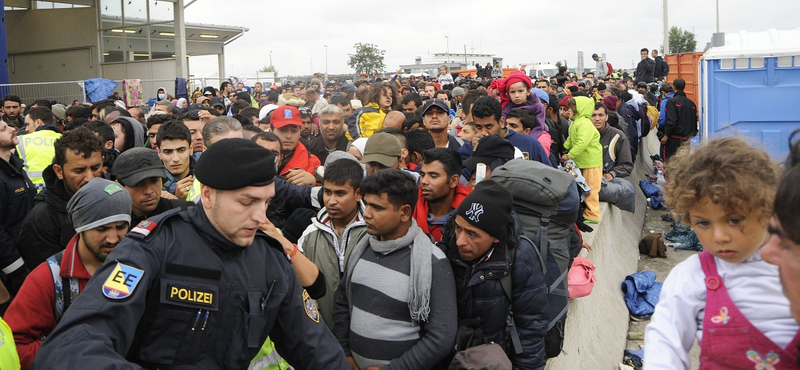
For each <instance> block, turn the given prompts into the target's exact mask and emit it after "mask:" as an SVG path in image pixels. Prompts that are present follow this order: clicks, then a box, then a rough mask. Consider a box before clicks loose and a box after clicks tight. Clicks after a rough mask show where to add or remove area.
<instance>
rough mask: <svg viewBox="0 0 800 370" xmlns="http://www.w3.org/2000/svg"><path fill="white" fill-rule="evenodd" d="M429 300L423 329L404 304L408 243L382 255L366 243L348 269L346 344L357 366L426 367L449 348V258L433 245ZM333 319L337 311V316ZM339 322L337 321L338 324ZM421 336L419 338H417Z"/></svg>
mask: <svg viewBox="0 0 800 370" xmlns="http://www.w3.org/2000/svg"><path fill="white" fill-rule="evenodd" d="M432 250H433V254H432V256H431V259H432V263H433V265H432V281H433V282H434V284H433V286H432V287H431V294H430V295H431V302H430V308H431V312H430V316H429V322H428V323H426V324H425V335H424V336H421V332H420V326H419V325H415V324H413V323H412V321H411V314H410V313H409V308H408V296H409V284H410V283H409V279H410V277H409V274H410V270H411V266H410V258H411V249H410V248H402V249H400V250H397V251H395V252H393V253H390V254H387V255H383V254H380V253H377V252H375V251H374V250H372V248H367V250H366V251H365V252H364V254H363V255H362V256H361V260H360V261H359V262H358V264H357V265H356V266H355V269H354V270H353V276H352V278H351V281H350V284H351V290H352V296H350V297H347V299H348V300H349V301H350V302H352V305H353V308H352V312H350V318H349V320H350V335H349V348H350V351H351V353H352V356H353V358H354V359H355V360H356V363H358V365H359V366H360V367H361V368H366V367H369V366H380V367H383V366H386V365H389V364H391V368H392V369H423V368H430V367H432V366H433V365H435V364H436V363H437V362H438V361H440V360H441V359H442V358H444V356H445V355H447V354H448V353H450V351H451V349H452V348H451V346H449V345H447V346H443V345H442V343H451V342H452V341H453V339H454V338H455V332H456V321H457V318H456V316H457V309H456V305H455V283H449V284H444V283H440V282H453V281H454V280H453V273H452V269H451V267H450V263H449V261H448V260H447V259H446V258H445V256H444V253H442V251H441V250H439V248H436V247H433V248H432ZM337 321H338V317H337ZM337 325H338V324H337ZM422 342H424V343H422Z"/></svg>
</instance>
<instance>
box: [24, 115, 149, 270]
mask: <svg viewBox="0 0 800 370" xmlns="http://www.w3.org/2000/svg"><path fill="white" fill-rule="evenodd" d="M137 124H139V123H137ZM139 125H141V124H139ZM55 147H56V155H55V158H53V164H52V165H50V166H48V167H47V168H45V170H44V172H43V173H42V177H44V183H45V186H46V189H45V190H42V192H41V193H40V194H39V195H37V196H36V198H35V199H36V203H35V204H34V206H33V209H31V212H30V213H28V216H27V217H26V218H25V221H23V222H22V228H21V229H20V233H19V245H20V246H21V248H20V251H19V253H20V255H22V259H23V260H25V265H26V266H27V267H28V268H29V269H34V268H35V267H36V266H39V264H40V263H42V262H44V261H45V259H46V258H47V257H49V256H52V255H53V254H55V253H56V252H58V251H60V250H63V249H64V247H66V246H67V244H68V243H69V241H70V240H71V239H72V236H73V235H75V228H74V227H73V226H72V220H71V219H70V217H69V213H67V202H68V201H69V200H70V198H72V196H73V194H75V193H76V192H77V191H78V189H80V188H81V187H83V186H84V185H86V184H88V183H89V181H91V180H92V179H93V178H95V177H101V176H102V174H103V155H102V152H103V142H102V141H101V140H100V139H99V138H98V137H97V136H95V134H93V133H92V132H91V131H89V130H88V129H85V128H78V129H76V130H72V131H69V132H67V133H66V134H64V136H62V137H61V139H58V140H56V143H55Z"/></svg>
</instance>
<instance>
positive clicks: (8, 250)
mask: <svg viewBox="0 0 800 370" xmlns="http://www.w3.org/2000/svg"><path fill="white" fill-rule="evenodd" d="M35 196H36V189H35V188H34V187H33V183H32V182H31V180H30V179H29V178H28V175H27V174H26V173H25V171H23V169H22V159H19V158H18V157H17V156H15V155H11V158H9V161H8V162H6V161H5V160H3V159H0V269H3V270H6V269H7V270H8V271H4V272H6V273H12V272H15V271H16V270H19V269H20V268H21V267H23V260H22V258H21V257H20V254H19V249H17V248H18V247H19V230H20V228H22V221H23V220H24V219H25V216H26V215H27V214H28V212H30V210H31V208H32V207H33V198H34V197H35ZM19 271H20V272H21V271H22V270H19ZM23 278H24V276H23ZM21 284H22V280H21V279H20V281H19V285H21ZM13 293H15V289H14V287H12V294H13Z"/></svg>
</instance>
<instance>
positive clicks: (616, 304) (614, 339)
mask: <svg viewBox="0 0 800 370" xmlns="http://www.w3.org/2000/svg"><path fill="white" fill-rule="evenodd" d="M658 148H659V142H658V138H657V137H656V135H655V131H653V132H651V134H650V135H649V136H648V137H646V138H645V139H644V140H642V145H641V148H640V151H639V155H638V158H637V160H636V165H635V168H634V171H633V173H632V174H631V176H630V177H629V180H630V181H631V182H633V183H634V186H635V187H636V189H637V190H636V212H635V213H630V212H625V211H622V210H620V209H619V208H616V207H614V206H612V205H609V204H608V203H600V210H601V212H602V215H603V220H602V222H601V223H600V224H599V225H596V227H595V230H594V232H591V233H583V237H584V240H586V241H587V242H589V244H590V245H591V246H592V251H591V252H588V251H586V250H585V249H584V250H583V251H582V252H581V256H584V257H586V258H588V259H589V260H590V261H592V263H593V264H594V265H595V268H596V270H595V274H596V276H597V281H596V282H595V285H594V290H593V291H592V294H590V295H589V296H587V297H583V298H579V299H576V300H573V301H571V302H570V305H569V313H568V316H567V323H566V334H565V340H564V348H563V351H564V352H563V353H562V354H561V355H560V356H558V357H556V358H553V359H550V360H548V362H547V367H546V369H547V370H563V369H593V370H594V369H600V370H603V369H608V370H611V369H616V368H617V365H618V364H619V363H621V362H622V354H623V351H624V350H625V345H626V338H627V333H628V324H629V313H628V309H627V307H625V302H624V301H623V299H622V290H621V289H620V286H621V284H622V281H623V280H624V279H625V276H627V275H629V274H632V273H634V272H636V271H637V266H638V257H639V247H638V245H639V240H640V238H641V235H642V226H643V225H644V216H645V211H646V208H647V203H646V200H645V198H644V195H642V192H641V190H638V188H639V180H642V179H646V178H647V175H649V174H651V173H652V172H653V163H652V160H650V156H651V155H654V154H657V153H658Z"/></svg>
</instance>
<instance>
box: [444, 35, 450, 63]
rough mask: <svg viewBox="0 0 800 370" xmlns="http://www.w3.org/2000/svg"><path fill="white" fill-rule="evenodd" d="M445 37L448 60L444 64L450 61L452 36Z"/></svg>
mask: <svg viewBox="0 0 800 370" xmlns="http://www.w3.org/2000/svg"><path fill="white" fill-rule="evenodd" d="M444 39H445V40H447V60H446V61H445V62H444V64H447V62H449V61H450V38H449V37H447V36H445V37H444Z"/></svg>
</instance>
